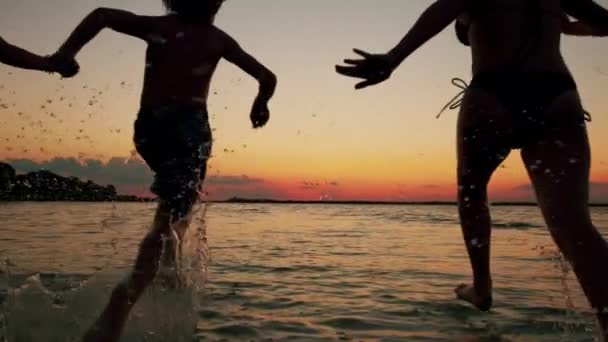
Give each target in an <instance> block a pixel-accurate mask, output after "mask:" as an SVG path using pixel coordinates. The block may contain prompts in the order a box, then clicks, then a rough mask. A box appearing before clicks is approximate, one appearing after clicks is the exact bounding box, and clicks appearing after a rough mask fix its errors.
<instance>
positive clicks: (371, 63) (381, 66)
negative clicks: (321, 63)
mask: <svg viewBox="0 0 608 342" xmlns="http://www.w3.org/2000/svg"><path fill="white" fill-rule="evenodd" d="M353 51H354V52H355V53H356V54H358V55H359V56H361V57H363V59H345V60H344V63H346V64H348V65H336V72H337V73H339V74H341V75H344V76H349V77H355V78H362V79H364V81H362V82H359V83H357V84H356V85H355V89H363V88H365V87H369V86H372V85H375V84H378V83H380V82H384V81H386V80H387V79H388V78H389V77H390V76H391V74H392V73H393V70H394V69H395V63H394V61H393V58H392V57H391V56H390V55H388V54H371V53H368V52H365V51H362V50H359V49H353Z"/></svg>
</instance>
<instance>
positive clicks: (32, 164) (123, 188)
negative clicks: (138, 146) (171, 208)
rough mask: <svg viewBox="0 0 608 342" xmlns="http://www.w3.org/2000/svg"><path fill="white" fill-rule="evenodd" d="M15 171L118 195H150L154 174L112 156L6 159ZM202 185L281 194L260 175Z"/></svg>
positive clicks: (217, 191)
mask: <svg viewBox="0 0 608 342" xmlns="http://www.w3.org/2000/svg"><path fill="white" fill-rule="evenodd" d="M7 162H8V163H9V164H11V165H12V166H13V167H14V168H15V169H16V170H17V172H18V173H25V172H31V171H38V170H48V171H51V172H54V173H57V174H59V175H62V176H65V177H69V176H74V177H78V178H80V179H82V180H91V181H93V182H95V183H97V184H102V185H107V184H112V185H115V186H116V187H117V189H118V191H119V193H122V194H134V195H141V196H153V195H152V194H151V193H150V191H149V188H150V185H151V184H152V181H153V180H154V173H153V172H152V171H151V170H150V169H149V168H148V166H147V165H146V164H145V162H144V161H142V160H141V159H139V158H133V157H131V158H123V157H112V158H111V159H109V160H108V161H102V160H98V159H92V158H89V159H79V158H53V159H50V160H46V161H41V162H37V161H33V160H30V159H12V160H7ZM205 184H206V186H207V188H208V191H209V192H210V193H211V195H212V197H213V198H222V199H223V198H229V197H233V196H238V197H252V198H276V197H280V198H283V197H285V196H283V194H282V193H281V192H280V191H278V190H276V187H274V186H273V185H272V184H265V180H264V179H261V178H253V177H249V176H247V175H241V176H231V175H225V176H224V175H214V176H209V177H207V179H206V181H205Z"/></svg>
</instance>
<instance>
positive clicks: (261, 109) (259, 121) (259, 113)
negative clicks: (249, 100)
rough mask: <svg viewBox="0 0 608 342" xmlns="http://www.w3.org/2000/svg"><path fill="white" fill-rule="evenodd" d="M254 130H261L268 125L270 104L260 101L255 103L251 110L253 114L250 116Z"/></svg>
mask: <svg viewBox="0 0 608 342" xmlns="http://www.w3.org/2000/svg"><path fill="white" fill-rule="evenodd" d="M249 118H250V119H251V123H252V124H253V128H260V127H263V126H264V125H266V123H267V122H268V119H270V111H269V110H268V103H267V102H265V101H260V100H258V99H256V100H255V102H254V103H253V107H252V108H251V114H250V115H249Z"/></svg>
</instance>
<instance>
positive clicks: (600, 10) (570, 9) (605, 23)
mask: <svg viewBox="0 0 608 342" xmlns="http://www.w3.org/2000/svg"><path fill="white" fill-rule="evenodd" d="M562 6H563V10H564V11H565V12H566V13H567V14H568V15H570V16H572V17H574V18H576V19H578V20H579V21H581V22H582V23H584V24H586V25H588V26H589V28H590V29H591V31H592V34H591V35H593V36H608V10H606V9H605V8H604V7H602V6H600V5H598V4H597V3H595V2H594V1H593V0H564V1H562ZM582 23H581V25H582ZM579 29H580V28H579ZM564 33H565V32H564Z"/></svg>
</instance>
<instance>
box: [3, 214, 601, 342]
mask: <svg viewBox="0 0 608 342" xmlns="http://www.w3.org/2000/svg"><path fill="white" fill-rule="evenodd" d="M492 210H493V216H494V219H495V229H494V230H493V250H492V260H493V272H494V286H495V295H494V297H495V298H494V301H495V308H494V309H493V310H492V311H491V312H490V313H487V314H484V313H480V312H478V311H476V310H474V309H472V308H471V307H470V306H468V305H466V304H465V303H461V302H459V301H457V300H455V299H454V295H453V292H452V290H453V288H454V287H455V286H456V285H458V284H460V283H461V282H468V281H469V280H470V278H469V274H470V270H469V265H468V259H467V257H466V253H465V249H464V245H463V243H462V239H461V236H460V229H459V226H458V221H457V212H456V208H455V207H453V206H405V205H404V206H397V205H369V206H365V205H285V204H279V205H276V204H275V205H272V204H268V205H267V204H247V205H243V204H213V205H211V206H209V208H208V210H207V214H206V222H207V223H206V228H207V237H208V241H209V247H210V254H211V262H210V263H209V271H208V275H207V276H208V281H209V282H208V283H207V284H206V285H205V286H204V293H203V294H202V295H203V296H202V297H201V296H200V295H201V293H199V292H198V291H177V292H176V291H168V290H165V289H163V288H162V287H160V286H158V285H157V286H154V287H153V288H152V290H151V291H149V292H148V294H147V295H146V296H145V297H144V298H143V299H142V300H141V302H140V303H139V304H138V306H136V308H135V311H134V314H133V315H132V318H131V321H130V322H129V324H128V326H127V328H126V332H125V338H124V341H191V340H192V338H191V336H195V337H196V338H195V340H200V341H220V340H222V341H278V340H290V341H292V340H293V341H348V340H353V341H592V340H593V338H592V330H593V329H594V328H595V326H594V322H593V317H592V316H591V315H590V313H589V309H588V305H587V303H586V301H585V299H584V297H583V296H582V292H581V290H580V288H579V286H578V284H577V283H576V281H575V280H574V278H573V275H572V273H571V272H569V271H568V268H567V267H566V265H564V264H563V263H562V262H561V261H560V257H559V254H558V253H557V252H556V249H555V247H554V245H553V243H552V242H551V239H550V237H549V235H548V233H547V231H546V229H545V228H544V225H543V223H542V221H541V217H540V214H539V212H538V209H537V208H535V207H495V208H493V209H492ZM153 211H154V205H153V204H135V203H117V204H109V203H95V204H84V203H9V204H0V231H1V232H2V234H1V235H0V257H1V258H2V259H3V260H5V261H6V260H8V262H5V265H4V267H3V273H2V274H1V275H0V276H1V277H0V278H2V280H0V301H1V302H2V305H3V310H2V312H3V318H2V319H0V321H1V323H0V335H1V334H3V335H5V336H8V340H9V341H11V342H13V341H71V340H77V339H78V336H80V334H82V332H83V331H84V330H85V329H86V328H87V326H88V325H89V324H90V323H91V322H92V320H93V319H94V317H95V315H97V314H98V313H99V311H100V310H101V309H102V307H103V305H104V303H105V301H106V300H107V296H108V293H109V291H110V290H111V287H112V286H113V285H114V284H115V282H116V281H118V280H119V279H120V278H121V277H122V276H124V274H125V273H126V271H127V269H128V266H130V264H131V262H132V259H133V257H134V255H135V252H136V248H137V245H138V243H139V240H140V239H141V238H142V237H143V236H144V235H145V231H146V229H147V225H148V224H149V222H150V220H151V219H152V214H153ZM592 215H593V218H594V222H595V223H596V225H597V226H598V227H599V228H600V229H601V230H602V231H603V233H604V234H605V235H606V234H608V208H593V209H592ZM201 298H202V299H201ZM0 340H1V339H0Z"/></svg>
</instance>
